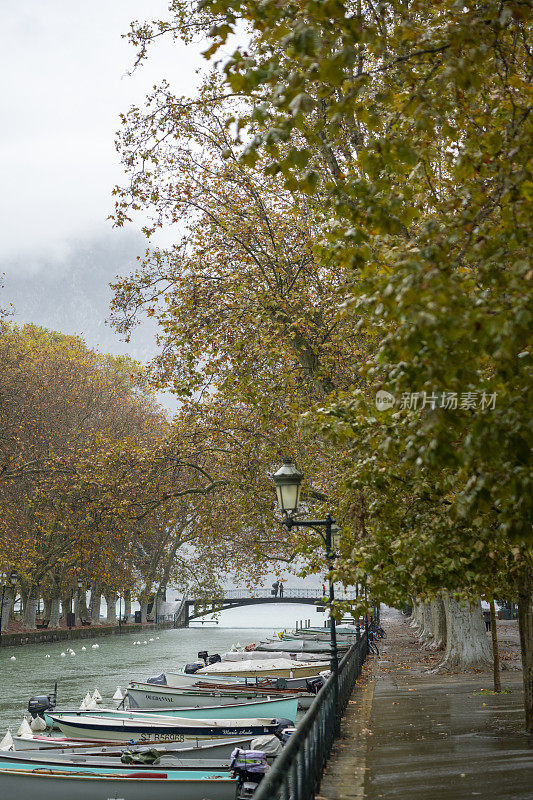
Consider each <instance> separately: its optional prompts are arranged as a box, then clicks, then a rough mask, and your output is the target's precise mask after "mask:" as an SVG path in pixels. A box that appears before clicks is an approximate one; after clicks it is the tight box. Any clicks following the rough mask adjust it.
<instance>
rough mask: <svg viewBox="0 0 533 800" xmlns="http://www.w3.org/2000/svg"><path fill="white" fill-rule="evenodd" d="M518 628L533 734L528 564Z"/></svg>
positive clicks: (531, 577)
mask: <svg viewBox="0 0 533 800" xmlns="http://www.w3.org/2000/svg"><path fill="white" fill-rule="evenodd" d="M518 628H519V631H520V648H521V651H522V672H523V678H524V710H525V715H526V732H527V733H528V734H529V735H530V736H532V735H533V569H532V568H531V566H530V565H529V564H526V566H525V567H524V570H523V572H522V574H521V576H520V579H519V584H518Z"/></svg>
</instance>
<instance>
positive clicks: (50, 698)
mask: <svg viewBox="0 0 533 800" xmlns="http://www.w3.org/2000/svg"><path fill="white" fill-rule="evenodd" d="M56 703H57V681H56V684H55V686H54V691H53V692H52V694H36V695H35V697H30V699H29V701H28V711H29V712H30V714H31V715H32V717H33V719H35V718H36V717H41V718H42V719H44V715H45V713H46V712H47V711H53V709H54V708H55V707H56Z"/></svg>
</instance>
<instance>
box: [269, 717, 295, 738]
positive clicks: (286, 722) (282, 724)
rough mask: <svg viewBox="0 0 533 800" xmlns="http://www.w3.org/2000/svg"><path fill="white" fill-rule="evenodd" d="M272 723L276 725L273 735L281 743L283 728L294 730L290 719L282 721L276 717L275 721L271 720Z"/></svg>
mask: <svg viewBox="0 0 533 800" xmlns="http://www.w3.org/2000/svg"><path fill="white" fill-rule="evenodd" d="M272 723H273V724H275V725H276V730H275V735H276V736H277V737H278V739H281V741H283V736H282V734H283V731H284V730H285V728H294V722H293V721H292V719H283V718H282V717H278V718H277V719H273V720H272Z"/></svg>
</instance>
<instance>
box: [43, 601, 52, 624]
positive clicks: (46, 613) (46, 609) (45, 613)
mask: <svg viewBox="0 0 533 800" xmlns="http://www.w3.org/2000/svg"><path fill="white" fill-rule="evenodd" d="M45 619H50V595H45V596H44V597H43V620H45Z"/></svg>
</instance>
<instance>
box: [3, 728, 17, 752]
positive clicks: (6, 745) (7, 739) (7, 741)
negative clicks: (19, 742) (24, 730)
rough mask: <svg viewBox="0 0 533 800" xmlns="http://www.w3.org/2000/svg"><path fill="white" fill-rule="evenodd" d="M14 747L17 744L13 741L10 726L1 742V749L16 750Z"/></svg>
mask: <svg viewBox="0 0 533 800" xmlns="http://www.w3.org/2000/svg"><path fill="white" fill-rule="evenodd" d="M14 749H15V745H14V742H13V737H12V736H11V728H8V729H7V731H6V734H5V736H4V738H3V739H2V741H1V742H0V750H3V751H4V752H5V751H6V750H14Z"/></svg>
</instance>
